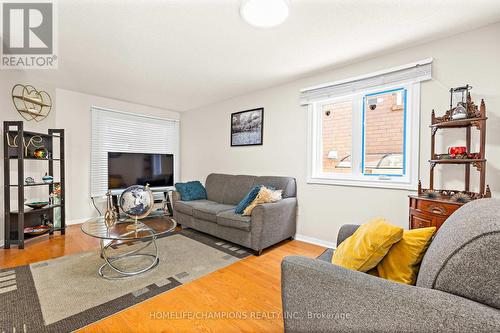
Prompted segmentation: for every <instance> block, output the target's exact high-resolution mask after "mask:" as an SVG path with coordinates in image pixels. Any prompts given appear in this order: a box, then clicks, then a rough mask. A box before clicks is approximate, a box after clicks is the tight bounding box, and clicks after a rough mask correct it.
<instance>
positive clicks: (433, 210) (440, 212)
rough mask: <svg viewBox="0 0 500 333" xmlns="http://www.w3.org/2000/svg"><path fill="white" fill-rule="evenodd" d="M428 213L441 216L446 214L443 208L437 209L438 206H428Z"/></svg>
mask: <svg viewBox="0 0 500 333" xmlns="http://www.w3.org/2000/svg"><path fill="white" fill-rule="evenodd" d="M429 208H430V211H431V212H432V213H434V214H441V215H444V214H446V210H445V209H444V208H443V207H439V206H430V207H429Z"/></svg>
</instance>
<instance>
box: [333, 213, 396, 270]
mask: <svg viewBox="0 0 500 333" xmlns="http://www.w3.org/2000/svg"><path fill="white" fill-rule="evenodd" d="M402 237H403V228H400V227H397V226H394V225H391V224H389V223H387V222H386V221H385V220H384V219H374V220H372V221H370V222H369V223H366V224H363V225H361V226H360V227H359V228H358V229H357V230H356V231H355V232H354V234H352V236H350V237H349V238H347V239H346V240H345V241H343V242H342V244H340V245H339V247H337V249H336V250H335V252H334V253H333V257H332V263H333V264H335V265H339V266H342V267H344V268H348V269H352V270H354V271H360V272H367V271H369V270H371V269H372V268H374V267H375V266H377V264H378V263H379V262H380V261H381V260H382V259H383V258H384V256H385V255H386V254H387V252H389V249H390V248H391V246H392V245H393V244H394V243H397V242H399V241H400V240H401V238H402Z"/></svg>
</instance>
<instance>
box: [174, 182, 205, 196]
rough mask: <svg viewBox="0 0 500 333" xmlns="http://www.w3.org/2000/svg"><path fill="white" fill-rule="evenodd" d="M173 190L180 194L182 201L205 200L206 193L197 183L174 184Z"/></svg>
mask: <svg viewBox="0 0 500 333" xmlns="http://www.w3.org/2000/svg"><path fill="white" fill-rule="evenodd" d="M175 189H176V190H177V191H178V192H179V193H180V194H181V200H182V201H193V200H203V199H207V192H206V190H205V188H204V187H203V185H201V183H200V182H199V181H197V180H196V181H192V182H187V183H176V184H175Z"/></svg>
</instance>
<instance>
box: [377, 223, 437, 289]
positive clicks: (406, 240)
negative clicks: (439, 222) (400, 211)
mask: <svg viewBox="0 0 500 333" xmlns="http://www.w3.org/2000/svg"><path fill="white" fill-rule="evenodd" d="M435 232H436V227H430V228H418V229H413V230H404V231H403V238H401V240H400V241H399V242H397V243H396V244H394V245H393V246H392V247H391V249H390V250H389V252H388V253H387V255H386V256H385V257H384V259H382V261H381V262H380V263H379V264H378V265H377V267H376V271H377V276H378V277H381V278H384V279H387V280H391V281H395V282H399V283H405V284H410V285H414V284H415V282H416V281H417V273H418V269H419V267H420V262H421V261H422V258H423V257H424V254H425V251H426V250H427V248H428V247H429V244H430V243H431V240H432V236H433V235H434V233H435Z"/></svg>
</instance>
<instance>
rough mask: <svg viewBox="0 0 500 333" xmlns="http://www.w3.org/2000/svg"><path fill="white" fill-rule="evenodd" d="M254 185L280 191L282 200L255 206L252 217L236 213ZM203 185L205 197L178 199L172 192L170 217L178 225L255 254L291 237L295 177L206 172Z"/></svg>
mask: <svg viewBox="0 0 500 333" xmlns="http://www.w3.org/2000/svg"><path fill="white" fill-rule="evenodd" d="M256 185H267V186H272V187H274V188H275V189H277V190H282V191H283V192H282V196H283V200H281V201H278V202H276V203H268V204H262V205H258V206H257V207H256V208H255V209H254V210H253V212H252V216H242V215H239V214H236V213H235V212H234V208H235V207H236V205H237V204H238V203H239V202H240V201H241V200H242V199H243V198H244V197H245V195H246V194H247V193H248V192H249V191H250V189H251V188H252V187H253V186H256ZM205 188H206V190H207V200H195V201H182V200H181V198H180V194H179V193H178V192H174V193H173V210H174V219H175V220H176V221H177V223H178V224H180V225H182V226H183V227H189V228H193V229H195V230H198V231H201V232H205V233H207V234H210V235H213V236H216V237H218V238H221V239H224V240H227V241H230V242H232V243H235V244H238V245H241V246H244V247H247V248H249V249H252V250H254V251H255V253H256V254H257V255H260V253H261V252H262V250H263V249H265V248H267V247H269V246H271V245H274V244H276V243H279V242H280V241H282V240H285V239H287V238H291V237H293V236H295V230H296V217H297V198H296V191H297V190H296V182H295V178H290V177H272V176H264V177H257V176H247V175H225V174H210V175H209V176H208V177H207V180H206V182H205Z"/></svg>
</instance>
